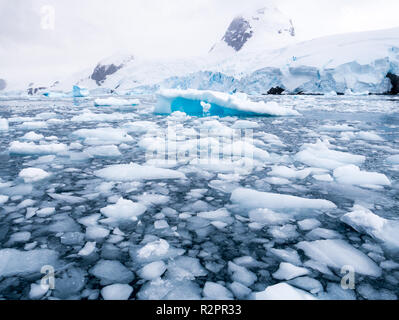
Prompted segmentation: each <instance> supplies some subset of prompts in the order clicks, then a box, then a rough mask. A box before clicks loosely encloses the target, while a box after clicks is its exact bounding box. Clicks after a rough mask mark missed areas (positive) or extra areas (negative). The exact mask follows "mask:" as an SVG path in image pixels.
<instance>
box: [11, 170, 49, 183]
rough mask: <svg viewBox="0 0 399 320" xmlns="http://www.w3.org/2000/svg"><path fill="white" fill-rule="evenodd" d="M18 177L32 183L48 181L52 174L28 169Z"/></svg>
mask: <svg viewBox="0 0 399 320" xmlns="http://www.w3.org/2000/svg"><path fill="white" fill-rule="evenodd" d="M18 176H19V177H20V178H22V179H24V181H25V183H32V182H38V181H40V180H43V179H46V178H48V177H49V176H50V174H49V173H48V172H46V171H44V170H42V169H38V168H27V169H23V170H22V171H21V172H20V173H19V175H18Z"/></svg>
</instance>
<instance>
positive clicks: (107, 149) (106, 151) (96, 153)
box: [85, 145, 122, 158]
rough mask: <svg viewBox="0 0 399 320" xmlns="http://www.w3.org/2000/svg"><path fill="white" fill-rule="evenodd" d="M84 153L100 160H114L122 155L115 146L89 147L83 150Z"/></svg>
mask: <svg viewBox="0 0 399 320" xmlns="http://www.w3.org/2000/svg"><path fill="white" fill-rule="evenodd" d="M85 152H86V153H87V154H88V155H90V156H91V157H101V158H114V157H119V156H121V155H122V153H121V152H120V151H119V149H118V147H117V146H115V145H109V146H99V147H89V148H87V149H86V150H85Z"/></svg>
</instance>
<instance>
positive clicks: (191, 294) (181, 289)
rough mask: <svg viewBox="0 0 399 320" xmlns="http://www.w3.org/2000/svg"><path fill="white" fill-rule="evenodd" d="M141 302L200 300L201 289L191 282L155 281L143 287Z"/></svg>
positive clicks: (139, 297)
mask: <svg viewBox="0 0 399 320" xmlns="http://www.w3.org/2000/svg"><path fill="white" fill-rule="evenodd" d="M137 297H138V299H140V300H200V299H201V289H200V288H199V287H198V285H197V284H196V283H195V282H193V281H190V280H183V281H176V280H175V279H173V280H168V279H166V280H163V279H160V278H158V279H155V280H152V281H150V282H148V283H147V284H145V285H144V286H142V287H141V289H140V291H139V292H138V294H137Z"/></svg>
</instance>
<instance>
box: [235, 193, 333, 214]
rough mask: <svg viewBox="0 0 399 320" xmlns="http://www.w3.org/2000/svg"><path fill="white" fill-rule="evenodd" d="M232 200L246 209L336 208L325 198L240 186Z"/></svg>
mask: <svg viewBox="0 0 399 320" xmlns="http://www.w3.org/2000/svg"><path fill="white" fill-rule="evenodd" d="M231 201H232V202H233V203H235V204H238V205H240V207H242V208H246V209H258V208H267V209H293V210H295V209H297V210H300V209H320V210H323V209H325V210H326V209H335V208H336V205H335V204H334V203H332V202H331V201H328V200H324V199H306V198H300V197H295V196H291V195H285V194H276V193H268V192H259V191H256V190H251V189H244V188H239V189H236V190H234V191H233V193H232V195H231Z"/></svg>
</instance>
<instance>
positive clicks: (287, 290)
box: [252, 282, 316, 300]
mask: <svg viewBox="0 0 399 320" xmlns="http://www.w3.org/2000/svg"><path fill="white" fill-rule="evenodd" d="M252 299H253V300H316V298H315V297H314V296H312V295H311V294H309V293H307V292H305V291H303V290H300V289H297V288H294V287H293V286H291V285H289V284H288V283H284V282H283V283H279V284H276V285H274V286H270V287H267V288H266V290H265V291H262V292H257V293H253V294H252Z"/></svg>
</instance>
